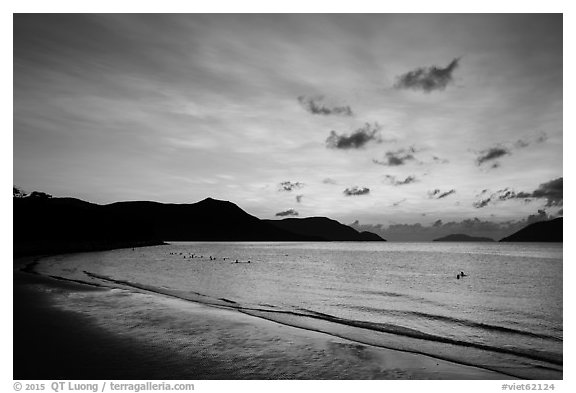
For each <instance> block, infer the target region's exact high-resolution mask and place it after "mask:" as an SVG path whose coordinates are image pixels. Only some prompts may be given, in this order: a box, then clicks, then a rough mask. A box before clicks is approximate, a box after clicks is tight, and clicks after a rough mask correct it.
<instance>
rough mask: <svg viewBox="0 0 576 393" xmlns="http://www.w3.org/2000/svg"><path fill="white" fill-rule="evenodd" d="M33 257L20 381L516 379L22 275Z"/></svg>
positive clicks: (22, 307) (17, 326) (232, 314)
mask: <svg viewBox="0 0 576 393" xmlns="http://www.w3.org/2000/svg"><path fill="white" fill-rule="evenodd" d="M32 261H33V260H32V259H30V258H29V259H19V260H16V261H15V264H14V379H146V380H148V379H214V380H221V379H306V380H308V379H447V380H464V379H482V380H484V379H511V377H510V376H508V375H505V374H501V373H497V372H493V371H489V370H484V369H482V368H477V367H470V366H465V365H461V364H457V363H453V362H449V361H445V360H440V359H436V358H434V357H431V356H425V355H420V354H414V353H407V352H403V351H397V350H391V349H386V348H381V347H376V346H371V345H365V344H361V343H358V342H355V341H351V340H346V339H343V338H339V337H335V336H332V335H329V334H325V333H320V332H314V331H310V330H307V329H301V328H296V327H292V326H287V325H284V324H281V323H277V322H274V321H269V320H266V319H263V318H259V317H256V316H251V315H247V314H245V313H242V312H239V311H236V310H230V309H225V308H221V307H218V306H209V305H205V304H200V303H195V302H191V301H185V300H182V299H177V298H174V297H170V296H167V295H162V294H157V293H150V292H147V291H145V290H138V289H118V288H115V289H110V288H106V287H96V286H93V285H85V284H82V283H77V282H72V281H65V280H58V279H54V278H50V277H46V276H42V275H39V274H34V273H33V267H32V268H29V269H27V270H28V271H27V272H23V271H21V270H22V268H23V267H24V266H26V265H27V266H29V267H30V266H31V265H30V263H31V262H32ZM37 262H38V263H39V264H41V263H42V260H41V259H40V260H38V261H37ZM32 266H33V265H32ZM48 359H49V361H47V360H48Z"/></svg>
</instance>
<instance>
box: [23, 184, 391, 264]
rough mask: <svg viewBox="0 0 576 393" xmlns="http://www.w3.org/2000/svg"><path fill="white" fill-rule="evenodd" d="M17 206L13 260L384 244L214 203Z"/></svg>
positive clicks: (343, 229) (38, 201)
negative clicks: (217, 246) (146, 249)
mask: <svg viewBox="0 0 576 393" xmlns="http://www.w3.org/2000/svg"><path fill="white" fill-rule="evenodd" d="M13 207H14V221H13V232H14V255H35V254H42V253H46V254H53V253H61V252H77V251H91V250H103V249H113V248H121V247H135V246H141V245H156V244H162V243H163V242H164V241H336V240H338V241H374V240H378V241H384V239H382V238H380V237H379V236H378V235H375V234H373V233H369V232H362V233H359V232H358V231H356V230H355V229H353V228H350V227H348V226H346V225H343V224H340V223H339V222H337V221H334V220H330V219H328V218H323V217H315V218H311V219H307V218H304V219H287V220H281V221H274V220H260V219H258V218H257V217H254V216H252V215H250V214H248V213H246V212H245V211H244V210H242V209H241V208H239V207H238V206H236V205H235V204H233V203H231V202H227V201H220V200H216V199H212V198H207V199H204V200H203V201H200V202H198V203H192V204H164V203H158V202H117V203H112V204H109V205H97V204H94V203H89V202H85V201H82V200H79V199H74V198H52V197H50V196H48V195H47V194H43V193H35V194H33V195H32V196H27V197H15V198H13ZM285 221H286V222H285ZM300 221H301V222H300Z"/></svg>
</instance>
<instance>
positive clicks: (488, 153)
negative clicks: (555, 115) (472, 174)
mask: <svg viewBox="0 0 576 393" xmlns="http://www.w3.org/2000/svg"><path fill="white" fill-rule="evenodd" d="M547 139H548V135H547V134H546V133H545V132H543V133H541V134H540V135H539V136H537V137H528V138H520V139H518V140H516V141H515V142H508V143H504V144H498V145H495V146H492V147H490V148H488V149H485V150H481V151H479V152H476V155H477V157H476V164H477V165H478V166H481V165H483V164H486V163H489V164H490V168H493V169H494V168H498V167H500V162H499V161H496V160H497V159H499V158H502V157H504V156H509V155H511V154H512V152H513V151H514V150H519V149H524V148H527V147H529V146H531V145H533V144H538V143H543V142H545V141H546V140H547Z"/></svg>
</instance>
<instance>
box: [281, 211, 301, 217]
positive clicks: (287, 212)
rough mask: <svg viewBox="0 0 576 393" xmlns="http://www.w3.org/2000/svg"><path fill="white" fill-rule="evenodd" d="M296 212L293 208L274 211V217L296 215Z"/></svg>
mask: <svg viewBox="0 0 576 393" xmlns="http://www.w3.org/2000/svg"><path fill="white" fill-rule="evenodd" d="M297 215H298V212H297V211H296V210H294V209H288V210H285V211H282V212H278V213H276V217H288V216H297Z"/></svg>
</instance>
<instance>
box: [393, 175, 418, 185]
mask: <svg viewBox="0 0 576 393" xmlns="http://www.w3.org/2000/svg"><path fill="white" fill-rule="evenodd" d="M385 178H386V181H387V182H388V183H390V184H392V185H393V186H403V185H406V184H410V183H416V182H417V181H418V180H417V179H416V176H408V177H407V178H406V179H404V180H398V179H396V176H391V175H386V176H385Z"/></svg>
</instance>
